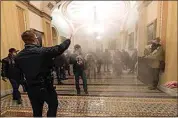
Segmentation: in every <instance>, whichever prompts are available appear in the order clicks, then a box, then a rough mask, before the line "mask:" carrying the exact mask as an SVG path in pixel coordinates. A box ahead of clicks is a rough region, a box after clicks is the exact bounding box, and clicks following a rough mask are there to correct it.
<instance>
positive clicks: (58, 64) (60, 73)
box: [54, 54, 67, 84]
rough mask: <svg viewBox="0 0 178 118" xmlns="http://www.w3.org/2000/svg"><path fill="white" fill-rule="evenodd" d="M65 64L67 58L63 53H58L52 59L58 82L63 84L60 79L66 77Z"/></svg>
mask: <svg viewBox="0 0 178 118" xmlns="http://www.w3.org/2000/svg"><path fill="white" fill-rule="evenodd" d="M66 65H67V59H66V57H65V55H64V54H62V55H59V56H57V57H56V58H55V59H54V66H55V71H56V74H57V80H58V84H64V83H62V82H61V81H62V80H65V79H66V73H65V71H66Z"/></svg>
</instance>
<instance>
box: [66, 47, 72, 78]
mask: <svg viewBox="0 0 178 118" xmlns="http://www.w3.org/2000/svg"><path fill="white" fill-rule="evenodd" d="M70 55H71V53H70V51H69V50H67V51H66V52H65V57H66V61H67V62H66V70H67V72H68V75H69V76H70V75H71V73H70Z"/></svg>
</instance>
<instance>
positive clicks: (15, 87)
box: [9, 79, 21, 100]
mask: <svg viewBox="0 0 178 118" xmlns="http://www.w3.org/2000/svg"><path fill="white" fill-rule="evenodd" d="M9 81H10V83H11V85H12V89H13V93H12V94H13V100H19V99H21V95H20V92H19V86H20V84H18V83H17V82H16V81H15V80H14V79H9Z"/></svg>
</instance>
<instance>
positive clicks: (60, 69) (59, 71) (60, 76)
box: [56, 67, 66, 82]
mask: <svg viewBox="0 0 178 118" xmlns="http://www.w3.org/2000/svg"><path fill="white" fill-rule="evenodd" d="M56 73H57V79H58V82H60V81H61V80H65V79H66V73H65V68H64V67H56Z"/></svg>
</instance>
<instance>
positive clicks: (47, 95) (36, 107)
mask: <svg viewBox="0 0 178 118" xmlns="http://www.w3.org/2000/svg"><path fill="white" fill-rule="evenodd" d="M27 93H28V97H29V99H30V102H31V105H32V109H33V116H34V117H42V111H43V105H44V102H46V103H47V104H48V112H47V117H56V114H57V107H58V99H57V93H56V91H55V89H54V88H51V89H44V90H41V87H39V86H37V87H29V88H28V90H27Z"/></svg>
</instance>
